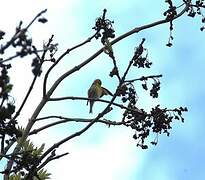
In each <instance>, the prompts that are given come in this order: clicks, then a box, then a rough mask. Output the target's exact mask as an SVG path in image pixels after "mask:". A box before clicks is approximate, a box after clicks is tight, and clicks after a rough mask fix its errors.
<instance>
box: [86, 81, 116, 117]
mask: <svg viewBox="0 0 205 180" xmlns="http://www.w3.org/2000/svg"><path fill="white" fill-rule="evenodd" d="M101 85H102V81H101V80H100V79H96V80H94V82H93V83H92V85H91V87H90V88H89V89H88V98H94V99H99V98H101V97H102V96H104V95H111V96H113V94H112V93H111V92H110V91H109V90H107V89H106V88H104V87H102V86H101ZM89 102H90V111H89V113H92V112H93V111H92V110H93V104H94V102H95V100H88V101H87V105H88V103H89Z"/></svg>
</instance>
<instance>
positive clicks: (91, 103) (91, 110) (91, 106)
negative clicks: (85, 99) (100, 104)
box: [89, 101, 94, 113]
mask: <svg viewBox="0 0 205 180" xmlns="http://www.w3.org/2000/svg"><path fill="white" fill-rule="evenodd" d="M93 104H94V101H90V111H89V113H93Z"/></svg>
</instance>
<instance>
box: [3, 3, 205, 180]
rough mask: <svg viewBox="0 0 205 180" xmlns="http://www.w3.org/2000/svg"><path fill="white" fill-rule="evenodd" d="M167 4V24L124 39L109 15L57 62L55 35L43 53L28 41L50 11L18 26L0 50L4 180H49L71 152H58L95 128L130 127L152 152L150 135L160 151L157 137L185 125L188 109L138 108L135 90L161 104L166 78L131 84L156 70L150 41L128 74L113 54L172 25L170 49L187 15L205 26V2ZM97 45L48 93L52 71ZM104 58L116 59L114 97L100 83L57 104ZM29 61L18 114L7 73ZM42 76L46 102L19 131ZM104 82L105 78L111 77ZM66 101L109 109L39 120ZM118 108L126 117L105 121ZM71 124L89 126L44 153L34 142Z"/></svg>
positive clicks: (112, 74) (148, 78) (139, 50)
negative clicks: (19, 61)
mask: <svg viewBox="0 0 205 180" xmlns="http://www.w3.org/2000/svg"><path fill="white" fill-rule="evenodd" d="M165 3H166V4H167V7H168V9H167V11H165V12H164V18H163V19H162V20H158V21H156V22H153V23H151V24H147V25H143V26H139V27H134V28H133V29H131V30H129V31H127V32H126V33H124V34H122V35H121V36H119V37H115V30H114V28H113V23H114V22H113V21H111V20H109V19H108V18H107V11H106V9H104V10H103V14H102V16H100V17H99V18H97V19H96V22H95V25H94V27H93V28H92V29H93V30H94V31H95V32H94V34H93V35H91V36H90V37H88V38H87V39H86V40H85V41H82V42H81V43H79V44H77V45H75V46H74V47H71V48H68V49H66V50H65V51H64V52H63V53H61V55H60V56H58V57H57V55H56V52H57V51H58V48H57V47H58V44H57V43H54V35H52V36H51V37H50V39H49V40H48V42H47V43H45V44H44V47H43V49H38V48H37V47H36V46H35V45H34V44H33V42H32V38H30V37H29V36H28V30H29V28H30V26H31V25H33V24H34V22H35V21H39V22H41V23H46V22H47V19H46V18H44V17H42V14H44V13H45V12H46V10H43V11H42V12H40V13H39V14H37V16H36V17H35V18H34V19H33V20H32V21H31V22H30V23H29V24H28V25H27V26H25V27H23V23H22V22H20V23H19V25H18V27H17V28H16V32H15V34H14V35H13V37H11V39H10V40H9V41H8V42H6V43H4V44H1V47H0V53H1V54H2V55H4V58H0V68H1V76H0V87H1V88H0V98H1V109H0V138H1V153H0V158H1V159H6V160H7V164H6V168H5V169H4V170H1V173H2V174H3V175H4V179H5V180H9V179H12V180H15V179H47V178H48V177H49V176H50V174H49V173H48V172H47V171H46V170H45V169H44V167H45V166H46V165H47V164H48V163H50V162H51V161H53V160H56V159H58V158H61V157H64V156H65V155H67V154H68V153H67V152H65V153H63V154H56V149H57V148H58V147H59V146H61V145H62V144H64V143H66V142H68V141H69V140H71V139H73V138H75V137H77V136H80V135H82V134H83V133H84V132H86V131H87V130H88V129H89V128H90V127H91V126H93V125H94V124H95V123H102V124H106V125H108V126H115V127H117V126H125V127H127V128H129V129H130V130H131V131H134V134H133V138H134V139H135V140H136V142H137V146H139V147H141V148H142V149H147V148H148V142H147V138H148V137H149V136H150V135H153V134H154V135H155V138H154V140H153V141H151V144H153V145H157V142H158V136H159V135H160V134H163V133H164V134H166V135H167V136H169V134H170V129H171V125H172V122H173V121H175V120H181V121H182V122H184V118H183V117H182V113H183V112H185V111H187V108H186V107H179V108H167V107H165V108H163V107H161V106H160V105H157V106H155V107H152V108H151V111H150V112H146V111H145V110H144V109H143V108H139V107H137V100H138V95H137V92H136V89H135V84H136V83H141V84H142V88H143V89H144V90H146V91H148V90H149V92H150V96H151V97H153V98H158V92H159V90H160V78H161V77H162V75H161V74H157V75H149V76H142V77H137V78H136V77H133V78H132V79H129V78H128V74H129V72H130V70H131V69H132V68H151V66H152V62H151V61H150V60H149V59H148V50H147V49H146V38H143V39H142V40H141V41H140V42H138V43H137V44H136V47H135V50H134V52H133V56H132V58H131V59H130V60H128V61H127V67H126V68H125V69H124V71H123V72H120V71H119V65H118V61H117V58H116V57H115V52H114V50H113V46H114V45H115V44H116V43H118V42H120V41H122V40H124V39H126V38H127V37H128V36H131V35H133V34H136V33H138V32H140V31H143V30H146V29H149V28H152V27H155V26H160V25H162V24H165V23H168V24H169V30H170V35H169V38H168V43H167V46H168V47H171V46H172V40H173V36H172V31H173V24H174V20H175V19H178V18H180V17H181V16H185V15H188V16H191V17H195V16H196V15H198V16H201V17H202V22H203V23H204V22H205V18H204V16H203V14H202V12H201V9H202V8H204V7H205V5H204V1H203V0H197V1H195V2H194V1H192V0H182V1H181V5H180V6H178V7H176V6H175V5H174V3H173V2H172V1H171V0H165ZM203 30H204V27H201V31H203ZM4 36H5V32H3V31H0V39H3V37H4ZM94 40H100V41H101V44H102V48H100V49H99V50H98V51H97V52H95V53H94V54H93V55H92V56H90V57H89V58H88V59H86V60H84V61H82V62H81V63H80V64H79V65H77V66H75V67H73V68H71V69H69V70H68V71H67V72H65V73H62V75H60V76H59V77H58V78H57V79H56V80H55V81H54V82H53V84H52V85H51V87H50V88H48V84H47V82H48V78H49V75H50V73H51V72H52V71H53V69H54V68H55V67H56V66H58V63H59V62H60V61H63V60H64V58H65V57H66V56H69V53H70V52H71V51H74V50H76V49H78V48H79V47H82V46H86V45H87V44H88V43H91V42H92V41H94ZM11 48H14V49H16V53H15V54H14V55H11V54H10V53H9V52H10V51H8V49H11ZM7 52H8V53H7ZM102 53H105V54H107V57H108V58H110V59H111V61H110V63H112V69H111V70H110V74H109V75H108V76H110V77H111V78H115V80H116V81H117V86H116V88H115V91H114V92H110V91H109V90H107V89H105V88H103V87H102V86H101V81H100V80H99V79H98V80H97V81H95V82H94V83H93V84H92V86H91V88H90V90H89V91H88V97H76V96H72V95H70V96H66V97H58V98H56V97H52V95H53V93H54V92H55V90H56V88H57V87H58V86H59V85H60V84H61V83H62V82H63V81H64V80H65V78H69V76H70V75H72V74H74V73H77V72H79V71H80V70H81V69H82V68H85V67H86V66H87V65H88V64H89V63H90V62H91V61H93V60H94V59H95V58H96V57H98V56H99V55H100V54H102ZM29 55H33V56H34V58H33V59H32V72H33V75H34V77H33V81H32V83H31V85H30V87H29V90H28V92H27V93H26V94H25V98H24V100H23V102H22V103H21V105H20V107H17V108H16V107H15V102H14V100H13V98H12V97H11V96H10V92H11V91H12V86H13V85H12V84H11V82H10V79H9V74H8V73H9V69H10V68H11V64H12V60H13V59H15V58H25V57H27V56H29ZM47 61H50V62H52V65H51V66H50V67H49V69H48V70H46V72H45V74H44V73H42V72H43V65H44V63H45V62H47ZM41 75H42V76H43V79H44V80H43V84H42V87H43V88H42V99H41V101H40V102H39V104H38V106H37V107H36V109H35V110H34V112H33V114H32V115H31V116H30V117H28V121H27V124H26V126H25V127H19V126H18V121H17V119H18V117H19V116H20V115H21V111H22V109H23V108H24V107H25V104H26V102H27V100H28V97H29V96H30V94H31V92H32V90H33V88H34V84H35V83H36V81H37V79H38V77H39V76H41ZM104 76H106V74H105V75H104ZM149 82H152V87H151V88H149V86H148V83H149ZM91 83H92V82H91ZM15 86H16V85H15ZM104 95H110V96H111V99H110V100H109V101H108V100H104V99H102V98H101V97H103V96H104ZM116 99H121V103H116ZM64 100H80V101H82V102H84V101H88V102H90V103H91V105H93V103H94V102H95V101H100V102H102V103H106V104H107V105H106V107H105V108H104V109H102V110H101V112H100V113H98V114H97V115H96V117H94V118H90V119H85V118H80V117H76V118H69V117H62V116H58V115H49V116H46V117H39V113H40V112H41V110H42V109H43V108H44V106H45V105H46V103H48V102H52V101H64ZM114 108H120V109H122V110H123V111H124V112H123V113H121V111H119V113H121V119H118V120H113V119H112V120H110V119H107V118H106V115H107V114H109V113H110V112H111V111H112V110H113V109H114ZM51 118H53V119H56V121H55V122H52V123H48V124H47V125H45V126H42V127H39V128H38V129H33V126H34V124H35V123H36V122H38V121H41V120H46V119H51ZM67 122H76V123H86V126H85V127H84V128H82V129H81V130H79V131H76V132H75V133H73V134H70V135H69V136H65V137H64V138H63V139H61V140H60V141H58V142H53V145H52V146H51V147H49V148H48V149H45V148H44V145H45V144H42V145H41V146H40V147H36V146H35V145H34V144H33V143H32V142H31V141H30V140H29V137H30V136H31V135H36V136H38V135H39V134H38V133H39V132H41V131H46V130H47V129H48V128H52V127H54V126H57V125H59V124H62V123H67ZM11 151H12V152H11ZM10 152H11V153H10Z"/></svg>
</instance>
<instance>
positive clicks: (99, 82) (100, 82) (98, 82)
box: [93, 79, 102, 86]
mask: <svg viewBox="0 0 205 180" xmlns="http://www.w3.org/2000/svg"><path fill="white" fill-rule="evenodd" d="M93 84H98V85H100V86H101V85H102V81H101V80H100V79H96V80H95V81H94V82H93Z"/></svg>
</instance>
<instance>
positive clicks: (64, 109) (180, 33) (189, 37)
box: [0, 0, 205, 180]
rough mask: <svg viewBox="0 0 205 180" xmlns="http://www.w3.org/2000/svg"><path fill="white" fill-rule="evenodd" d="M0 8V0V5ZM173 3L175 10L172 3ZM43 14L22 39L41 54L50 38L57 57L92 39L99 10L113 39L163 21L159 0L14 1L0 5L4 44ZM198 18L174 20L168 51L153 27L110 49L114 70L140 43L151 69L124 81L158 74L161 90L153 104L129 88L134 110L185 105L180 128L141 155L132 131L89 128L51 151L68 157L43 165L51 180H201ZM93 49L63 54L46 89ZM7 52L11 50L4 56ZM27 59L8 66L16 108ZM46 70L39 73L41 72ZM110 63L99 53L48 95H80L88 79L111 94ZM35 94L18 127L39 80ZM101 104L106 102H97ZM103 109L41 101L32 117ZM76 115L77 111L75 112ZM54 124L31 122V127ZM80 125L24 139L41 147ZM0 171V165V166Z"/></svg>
mask: <svg viewBox="0 0 205 180" xmlns="http://www.w3.org/2000/svg"><path fill="white" fill-rule="evenodd" d="M0 2H1V1H0ZM173 2H176V5H180V1H179V0H178V1H173ZM45 8H47V9H48V12H47V13H46V14H45V15H44V16H45V17H46V18H47V19H48V23H46V24H45V25H43V24H40V23H38V22H36V23H35V24H33V25H32V27H31V29H30V31H29V35H32V37H33V41H34V43H35V44H36V46H37V47H39V48H42V44H43V41H47V40H48V38H49V37H50V36H51V35H52V34H54V35H55V37H54V39H55V41H54V42H57V43H59V47H58V49H59V51H58V53H57V54H56V56H57V57H58V56H59V55H60V54H61V53H63V52H64V51H65V50H66V49H67V48H70V47H72V46H74V45H76V44H78V43H79V42H82V41H83V40H85V39H87V38H88V37H89V36H90V35H92V34H93V30H92V27H93V26H94V23H95V19H96V18H97V17H99V16H100V15H101V14H102V10H103V9H104V8H106V9H107V10H108V12H107V18H109V19H110V20H114V22H115V23H114V25H113V26H114V29H115V31H116V36H119V35H121V34H123V33H125V32H126V31H128V30H131V29H132V28H134V27H138V26H141V25H145V24H148V23H152V22H154V21H157V20H160V19H163V18H164V17H163V12H164V11H165V10H166V8H167V6H166V5H165V3H164V0H159V1H157V3H156V1H150V0H144V1H140V0H135V1H134V0H130V1H129V2H128V1H122V2H119V1H118V0H110V1H107V0H98V1H93V0H86V1H85V0H75V1H74V0H58V1H57V0H44V1H40V0H36V1H34V0H19V1H12V0H7V1H2V2H1V7H0V16H1V21H0V27H1V30H3V31H5V32H7V36H6V38H8V39H9V37H10V36H12V34H13V33H14V30H15V27H16V26H17V25H18V23H19V21H20V20H23V22H24V25H27V24H28V23H29V22H30V20H31V19H32V18H33V17H34V16H35V15H36V14H37V13H39V12H40V11H41V10H43V9H45ZM200 27H201V21H200V18H194V19H192V18H190V17H187V16H184V17H181V18H179V19H178V20H176V21H174V31H173V36H174V41H173V44H174V46H173V47H171V48H168V47H166V46H165V45H166V43H167V39H168V37H169V25H168V24H166V25H160V26H158V27H153V28H151V29H148V30H145V31H143V32H140V33H138V34H135V35H132V36H131V37H129V38H127V39H125V40H123V41H121V42H120V43H118V44H117V45H115V46H113V48H114V52H115V56H116V58H117V62H118V63H119V66H120V71H121V72H123V69H124V68H125V67H126V64H127V63H128V61H129V60H130V58H131V57H132V55H133V52H134V48H135V47H136V45H138V44H139V42H141V39H142V38H146V42H145V45H144V46H145V47H146V48H147V49H148V50H149V59H150V60H151V61H152V62H153V67H152V68H151V70H147V71H144V70H143V71H142V70H138V69H134V70H133V71H131V73H130V74H129V77H133V78H137V77H141V75H153V74H163V78H162V79H161V90H160V96H159V98H158V99H154V100H153V99H152V98H150V97H149V93H148V92H144V91H142V90H141V89H142V88H141V85H140V84H136V86H137V87H138V88H137V93H138V96H139V102H138V105H139V108H145V109H146V110H149V109H151V108H152V107H153V106H155V105H156V104H159V103H160V104H161V105H162V107H168V108H175V107H179V106H187V107H188V109H189V112H188V113H186V114H185V123H180V122H176V123H174V124H173V129H172V131H171V136H170V137H166V136H163V135H162V136H160V137H159V143H158V145H157V146H156V147H155V146H150V148H149V149H148V150H141V149H140V148H138V147H136V142H135V141H134V139H133V138H132V135H133V134H134V132H133V131H132V130H130V129H127V128H124V127H110V128H108V127H107V126H105V125H102V124H96V125H94V126H93V127H92V128H90V129H89V130H88V131H87V132H86V133H84V134H83V135H82V136H80V137H77V138H75V139H73V140H72V141H70V142H68V143H66V144H64V145H63V146H62V147H61V148H59V149H58V151H57V152H58V153H64V152H69V153H70V154H69V155H68V156H66V157H64V158H62V159H59V160H56V161H54V162H51V163H50V165H48V166H47V169H48V171H49V172H51V173H52V176H51V177H52V179H61V180H67V179H75V180H80V179H89V180H94V179H98V180H104V179H106V180H127V179H129V180H136V179H138V180H150V179H152V180H182V179H186V180H193V179H196V180H201V179H205V172H204V165H205V163H204V162H205V155H204V152H205V143H204V138H205V135H204V125H205V122H204V117H205V111H204V106H205V103H204V99H205V93H204V92H205V85H204V79H203V78H204V77H205V54H204V41H205V35H204V33H203V32H201V31H200ZM100 47H101V44H100V42H99V41H97V42H95V41H93V43H90V44H88V45H87V46H84V47H81V48H79V49H77V50H76V51H74V52H72V53H70V54H69V55H68V56H66V57H65V58H64V59H63V61H62V62H61V63H60V64H59V66H58V67H57V68H56V69H55V70H54V71H53V73H52V74H51V76H50V78H49V82H48V83H49V85H51V84H52V83H53V82H54V81H55V80H56V78H57V77H59V76H60V75H61V74H62V73H64V72H66V71H67V70H69V69H71V68H72V67H73V66H75V65H77V64H79V63H80V62H82V61H84V60H85V59H87V58H88V57H90V56H91V55H92V54H93V53H94V52H95V51H96V50H98V49H99V48H100ZM9 53H11V54H12V51H11V52H9ZM31 60H32V58H26V59H18V60H17V59H16V60H14V61H13V62H12V67H13V68H12V70H11V71H10V75H11V82H12V83H13V84H14V89H13V92H12V93H13V96H14V97H15V100H16V105H17V106H18V105H20V103H21V101H22V99H23V97H24V94H25V92H26V91H27V89H28V88H29V83H30V82H31V80H32V77H33V76H32V74H31V68H30V65H31ZM49 65H50V63H48V64H46V65H45V67H44V69H45V70H46V69H47V68H48V67H49ZM111 68H112V64H111V63H110V59H109V58H108V56H107V55H105V54H101V55H100V56H99V57H97V58H96V59H95V60H94V61H92V62H91V63H90V64H89V65H87V67H86V68H83V69H82V70H81V71H79V72H77V73H76V74H73V75H71V76H70V77H69V78H67V79H65V80H64V81H63V83H62V84H61V85H60V86H59V87H58V88H57V89H56V92H55V93H54V94H53V97H63V96H83V97H85V96H87V89H88V88H89V86H90V85H91V83H92V81H93V80H94V79H96V78H100V79H101V80H102V81H103V85H104V86H105V87H107V88H108V89H110V90H111V91H114V88H115V86H116V84H117V80H116V79H115V78H110V77H109V76H108V75H109V72H110V71H111ZM35 87H36V89H35V90H34V91H33V93H32V94H31V97H30V98H29V102H28V103H27V106H26V107H25V109H24V111H23V112H22V114H21V116H20V118H19V123H20V124H21V125H25V123H26V122H27V120H28V118H29V117H30V116H31V114H32V112H33V111H34V109H35V107H36V106H37V105H38V103H39V101H40V99H41V96H42V90H41V87H42V78H39V80H38V82H37V84H36V86H35ZM105 99H109V97H105ZM103 107H105V104H102V103H96V104H95V106H94V112H95V113H94V114H93V115H90V114H89V113H88V107H87V106H86V102H85V101H61V102H56V103H48V104H47V105H46V106H45V108H44V109H43V110H42V112H41V114H40V116H39V117H42V116H46V115H61V116H66V117H82V118H92V117H95V115H96V114H97V113H98V112H100V110H101V109H102V108H103ZM79 112H80V113H79ZM120 113H121V110H120V109H117V110H115V111H113V112H112V113H111V114H110V115H109V116H108V118H110V119H113V120H119V119H120ZM51 121H54V120H47V121H44V122H39V123H38V124H37V125H36V126H35V127H34V128H37V127H39V126H41V125H43V124H47V123H49V122H51ZM84 125H85V124H81V125H76V124H71V123H68V124H63V125H59V126H57V127H55V128H52V129H48V131H47V132H42V133H39V135H38V136H37V137H35V136H33V137H32V140H33V141H34V142H35V144H36V145H41V144H42V143H43V142H46V147H49V145H52V144H53V143H54V142H56V141H58V140H60V139H62V138H63V137H65V136H68V135H69V134H71V133H72V132H75V131H76V130H79V129H80V128H82V127H84ZM0 166H1V167H2V166H4V162H3V161H2V162H0ZM0 179H1V176H0Z"/></svg>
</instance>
